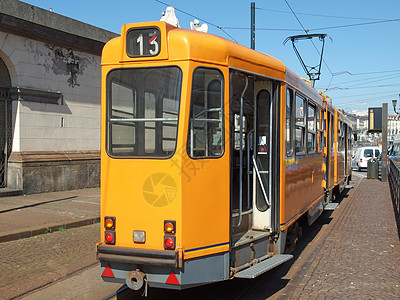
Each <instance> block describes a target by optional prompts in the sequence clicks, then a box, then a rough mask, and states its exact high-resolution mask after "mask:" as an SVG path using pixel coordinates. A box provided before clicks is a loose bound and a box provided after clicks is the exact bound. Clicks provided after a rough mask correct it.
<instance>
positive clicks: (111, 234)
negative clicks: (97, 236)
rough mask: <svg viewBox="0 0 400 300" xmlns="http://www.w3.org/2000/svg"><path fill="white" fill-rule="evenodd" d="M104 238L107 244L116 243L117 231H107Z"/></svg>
mask: <svg viewBox="0 0 400 300" xmlns="http://www.w3.org/2000/svg"><path fill="white" fill-rule="evenodd" d="M104 240H105V241H106V243H107V244H110V245H115V231H106V232H105V233H104Z"/></svg>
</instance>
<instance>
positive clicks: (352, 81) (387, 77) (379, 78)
mask: <svg viewBox="0 0 400 300" xmlns="http://www.w3.org/2000/svg"><path fill="white" fill-rule="evenodd" d="M398 75H400V72H396V73H395V75H393V74H392V75H386V76H378V77H369V78H364V79H357V80H349V81H343V82H337V83H335V85H345V84H349V83H354V82H362V81H367V80H372V79H377V80H375V81H372V82H376V81H381V80H387V79H391V78H392V76H395V77H394V78H397V77H399V76H398ZM362 84H367V83H360V85H362ZM320 88H322V89H324V88H326V87H324V86H322V87H320Z"/></svg>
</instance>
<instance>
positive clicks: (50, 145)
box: [0, 0, 117, 193]
mask: <svg viewBox="0 0 400 300" xmlns="http://www.w3.org/2000/svg"><path fill="white" fill-rule="evenodd" d="M116 36H117V35H116V34H115V33H112V32H109V31H105V30H102V29H99V28H96V27H94V26H90V25H88V24H85V23H82V22H79V21H76V20H73V19H70V18H67V17H64V16H61V15H58V14H55V13H52V12H50V11H46V10H43V9H40V8H38V7H35V6H32V5H29V4H26V3H23V2H20V1H16V0H2V1H1V2H0V128H1V129H0V187H8V188H12V189H18V190H22V191H23V193H40V192H49V191H58V190H68V189H77V188H87V187H95V186H99V184H100V94H101V92H100V77H101V62H100V56H101V51H102V48H103V46H104V44H105V43H106V42H107V41H108V40H110V39H112V38H114V37H116Z"/></svg>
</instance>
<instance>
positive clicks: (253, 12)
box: [250, 2, 256, 50]
mask: <svg viewBox="0 0 400 300" xmlns="http://www.w3.org/2000/svg"><path fill="white" fill-rule="evenodd" d="M250 43H251V49H253V50H255V49H256V3H255V2H251V40H250Z"/></svg>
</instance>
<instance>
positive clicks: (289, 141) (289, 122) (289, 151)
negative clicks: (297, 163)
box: [286, 89, 294, 156]
mask: <svg viewBox="0 0 400 300" xmlns="http://www.w3.org/2000/svg"><path fill="white" fill-rule="evenodd" d="M293 108H294V105H293V91H292V90H291V89H287V90H286V155H287V156H292V155H293V129H294V126H293V112H294V110H293Z"/></svg>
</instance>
